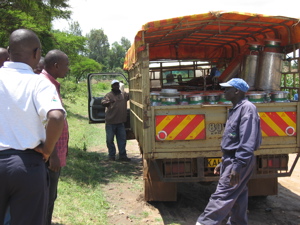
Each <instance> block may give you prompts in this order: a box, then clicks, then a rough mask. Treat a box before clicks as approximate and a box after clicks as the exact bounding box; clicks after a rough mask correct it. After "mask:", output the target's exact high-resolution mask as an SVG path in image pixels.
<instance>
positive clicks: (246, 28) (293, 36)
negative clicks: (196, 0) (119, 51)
mask: <svg viewBox="0 0 300 225" xmlns="http://www.w3.org/2000/svg"><path fill="white" fill-rule="evenodd" d="M265 39H273V40H274V39H276V40H280V42H281V46H287V49H286V51H287V52H288V51H291V49H288V46H289V45H291V44H296V43H300V23H299V19H295V18H288V17H282V16H267V15H262V14H252V13H240V12H209V13H205V14H197V15H190V16H183V17H176V18H171V19H165V20H159V21H154V22H149V23H146V24H145V25H143V27H142V29H141V30H140V31H138V32H137V34H136V36H135V40H134V43H133V44H132V46H131V48H130V49H129V50H128V52H127V54H126V57H125V62H124V69H125V70H129V69H131V67H132V66H133V65H134V63H135V62H136V61H137V54H138V52H139V51H142V50H144V49H145V48H146V45H149V60H150V61H153V60H161V59H170V60H206V61H216V60H217V59H218V58H227V59H233V58H234V57H236V56H237V55H239V54H240V53H241V52H242V51H243V49H245V46H247V45H248V44H249V43H251V42H255V43H257V42H258V43H262V44H263V43H264V42H263V40H265Z"/></svg>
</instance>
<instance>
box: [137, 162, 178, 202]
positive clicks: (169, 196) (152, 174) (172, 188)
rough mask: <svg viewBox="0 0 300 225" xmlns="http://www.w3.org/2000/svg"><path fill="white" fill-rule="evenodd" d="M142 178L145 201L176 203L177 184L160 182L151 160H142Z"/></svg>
mask: <svg viewBox="0 0 300 225" xmlns="http://www.w3.org/2000/svg"><path fill="white" fill-rule="evenodd" d="M143 176H144V177H143V178H144V199H145V200H146V201H177V183H175V182H161V181H160V179H159V176H158V173H157V171H156V169H155V167H154V165H153V162H151V160H145V159H143Z"/></svg>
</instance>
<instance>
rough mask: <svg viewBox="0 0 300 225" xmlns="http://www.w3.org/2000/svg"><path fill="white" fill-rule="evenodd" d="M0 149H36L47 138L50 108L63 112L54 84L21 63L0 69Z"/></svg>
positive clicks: (7, 65) (9, 63) (11, 63)
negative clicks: (46, 126)
mask: <svg viewBox="0 0 300 225" xmlns="http://www.w3.org/2000/svg"><path fill="white" fill-rule="evenodd" d="M0 102H1V107H0V134H1V135H0V151H1V150H5V149H10V148H12V149H16V150H25V149H32V148H35V147H36V146H37V145H39V144H40V143H42V142H44V141H45V139H46V131H45V124H46V122H47V114H48V112H49V111H51V110H54V109H58V110H62V111H64V112H65V110H64V108H63V106H62V104H61V101H60V99H59V96H58V94H57V91H56V89H55V87H54V86H53V85H52V84H51V83H50V82H49V80H47V79H45V78H44V77H43V76H39V75H37V74H35V73H34V72H33V70H32V68H31V67H30V66H29V65H27V64H25V63H20V62H5V63H4V65H3V67H2V68H1V69H0Z"/></svg>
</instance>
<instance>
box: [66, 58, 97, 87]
mask: <svg viewBox="0 0 300 225" xmlns="http://www.w3.org/2000/svg"><path fill="white" fill-rule="evenodd" d="M70 69H71V76H72V77H74V78H75V81H76V82H77V83H78V82H79V81H80V80H82V79H83V78H86V75H87V74H89V73H97V72H101V70H102V65H101V64H99V63H98V62H96V61H95V60H93V59H89V58H87V57H84V56H78V58H77V60H76V63H75V64H73V65H72V66H71V68H70Z"/></svg>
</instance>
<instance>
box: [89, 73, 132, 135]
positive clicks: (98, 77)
mask: <svg viewBox="0 0 300 225" xmlns="http://www.w3.org/2000/svg"><path fill="white" fill-rule="evenodd" d="M112 80H118V81H123V83H124V85H125V86H127V87H128V81H127V78H126V77H125V76H124V75H123V74H121V73H90V74H88V76H87V86H88V116H89V123H90V124H93V123H105V107H104V106H102V105H101V100H102V99H103V97H104V96H105V95H106V94H107V93H108V92H110V91H111V84H110V83H111V81H112ZM125 91H126V92H129V91H128V89H127V90H126V89H125ZM128 105H129V104H128ZM129 120H130V110H129V109H127V122H126V123H125V128H126V134H127V140H129V139H134V135H133V133H132V131H131V128H130V121H129Z"/></svg>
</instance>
